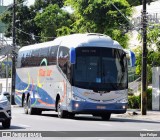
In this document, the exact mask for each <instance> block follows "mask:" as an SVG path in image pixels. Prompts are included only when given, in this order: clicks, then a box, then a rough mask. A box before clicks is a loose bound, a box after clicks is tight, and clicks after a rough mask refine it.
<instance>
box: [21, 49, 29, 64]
mask: <svg viewBox="0 0 160 140" xmlns="http://www.w3.org/2000/svg"><path fill="white" fill-rule="evenodd" d="M30 54H31V51H24V52H23V53H22V56H21V57H22V58H21V67H28V66H29V58H30Z"/></svg>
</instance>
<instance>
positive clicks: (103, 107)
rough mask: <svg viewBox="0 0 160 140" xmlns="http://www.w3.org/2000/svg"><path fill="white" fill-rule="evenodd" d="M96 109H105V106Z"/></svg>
mask: <svg viewBox="0 0 160 140" xmlns="http://www.w3.org/2000/svg"><path fill="white" fill-rule="evenodd" d="M97 109H106V106H97Z"/></svg>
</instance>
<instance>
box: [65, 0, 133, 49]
mask: <svg viewBox="0 0 160 140" xmlns="http://www.w3.org/2000/svg"><path fill="white" fill-rule="evenodd" d="M65 4H66V5H69V6H71V7H72V8H73V9H74V13H73V14H74V17H75V19H76V20H75V22H74V23H73V32H80V33H83V32H97V33H103V34H107V35H109V36H111V37H112V38H113V39H115V40H117V41H118V42H120V44H121V45H122V46H123V47H127V41H128V36H127V35H126V34H124V33H125V32H126V31H127V30H128V28H129V27H130V24H129V22H128V21H127V20H126V19H125V18H124V16H126V17H129V16H131V13H132V10H131V8H130V5H129V4H128V2H127V1H126V0H112V1H104V0H88V1H84V0H66V3H65ZM117 8H118V9H119V10H120V12H119V11H118V10H117ZM121 13H123V15H124V16H123V15H122V14H121Z"/></svg>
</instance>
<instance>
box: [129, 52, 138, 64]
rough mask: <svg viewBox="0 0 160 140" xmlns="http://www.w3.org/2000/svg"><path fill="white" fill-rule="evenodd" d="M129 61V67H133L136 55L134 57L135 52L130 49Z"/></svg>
mask: <svg viewBox="0 0 160 140" xmlns="http://www.w3.org/2000/svg"><path fill="white" fill-rule="evenodd" d="M129 55H130V63H131V67H134V66H135V63H136V57H135V54H134V52H132V51H130V54H129Z"/></svg>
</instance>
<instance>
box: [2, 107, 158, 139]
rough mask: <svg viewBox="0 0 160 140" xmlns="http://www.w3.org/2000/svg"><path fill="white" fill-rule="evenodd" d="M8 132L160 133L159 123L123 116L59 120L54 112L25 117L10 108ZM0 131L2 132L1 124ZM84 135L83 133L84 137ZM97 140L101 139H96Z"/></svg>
mask: <svg viewBox="0 0 160 140" xmlns="http://www.w3.org/2000/svg"><path fill="white" fill-rule="evenodd" d="M8 130H9V131H55V132H57V133H58V134H59V133H63V132H61V131H79V132H81V133H82V132H83V131H90V132H91V135H92V134H96V133H97V134H98V133H99V132H100V131H105V132H107V133H108V134H109V135H113V134H114V135H115V136H116V135H117V136H118V135H119V133H121V132H118V131H124V132H126V131H160V121H156V120H155V121H154V120H138V119H132V118H126V117H123V115H121V117H119V116H118V115H116V114H113V115H112V116H111V119H110V121H103V120H101V118H100V117H93V116H92V115H82V114H81V115H76V116H75V118H74V119H59V118H58V116H57V114H56V112H54V111H44V112H42V115H26V114H24V111H23V108H20V107H12V124H11V127H10V129H8ZM8 130H7V131H8ZM0 131H3V128H2V126H1V124H0ZM93 131H94V132H93ZM108 131H110V132H108ZM64 133H65V132H64ZM128 134H129V133H128ZM82 135H83V134H82ZM86 135H87V134H86V133H84V137H86ZM64 136H65V135H64ZM97 140H103V139H101V138H98V139H97Z"/></svg>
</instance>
